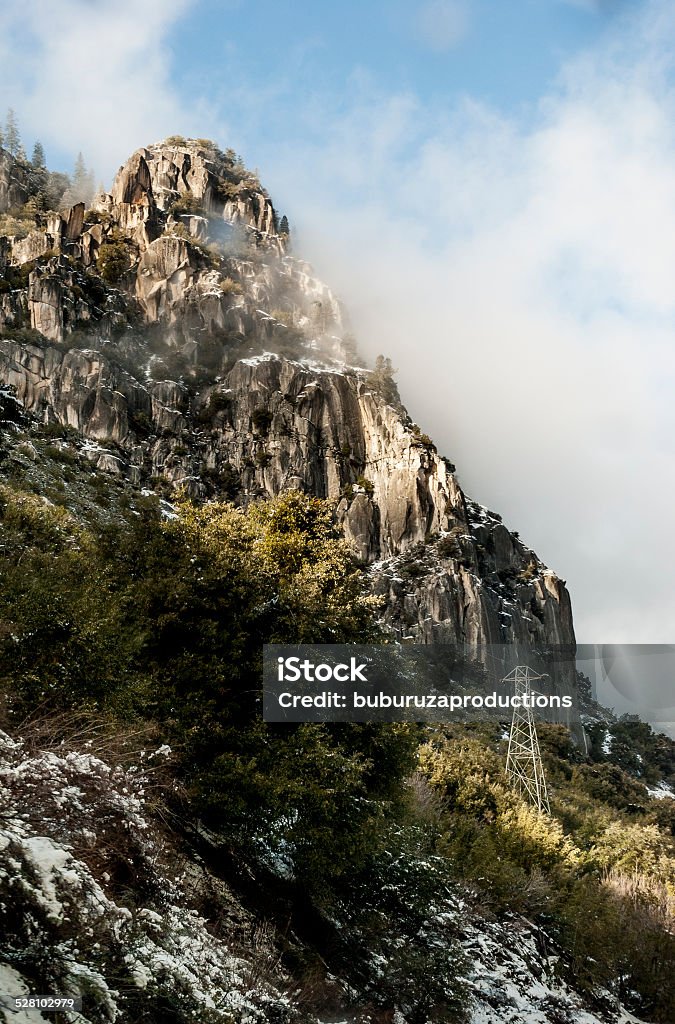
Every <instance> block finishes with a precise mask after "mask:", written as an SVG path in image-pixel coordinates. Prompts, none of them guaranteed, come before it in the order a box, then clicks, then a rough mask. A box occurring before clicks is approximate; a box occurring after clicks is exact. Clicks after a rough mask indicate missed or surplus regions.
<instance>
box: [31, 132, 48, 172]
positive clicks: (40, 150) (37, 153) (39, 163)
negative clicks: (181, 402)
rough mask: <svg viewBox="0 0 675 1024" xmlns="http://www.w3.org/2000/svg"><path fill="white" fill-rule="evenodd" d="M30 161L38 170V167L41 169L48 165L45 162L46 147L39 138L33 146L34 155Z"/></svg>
mask: <svg viewBox="0 0 675 1024" xmlns="http://www.w3.org/2000/svg"><path fill="white" fill-rule="evenodd" d="M30 162H31V163H32V165H33V167H35V168H36V170H38V169H39V170H41V169H42V168H43V167H46V166H47V164H46V162H45V151H44V147H43V145H42V143H41V142H40V140H39V139H38V140H37V141H36V143H35V145H34V146H33V155H32V157H31V161H30Z"/></svg>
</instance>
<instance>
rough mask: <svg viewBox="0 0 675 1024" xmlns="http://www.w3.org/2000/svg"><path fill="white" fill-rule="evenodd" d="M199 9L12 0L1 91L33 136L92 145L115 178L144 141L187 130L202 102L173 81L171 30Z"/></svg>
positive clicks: (5, 11) (160, 3)
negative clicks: (184, 94) (168, 43)
mask: <svg viewBox="0 0 675 1024" xmlns="http://www.w3.org/2000/svg"><path fill="white" fill-rule="evenodd" d="M190 6H191V0H100V2H96V3H92V2H90V0H59V2H58V3H53V0H33V2H32V3H31V5H30V9H28V8H27V7H26V5H25V3H23V2H21V0H5V2H4V3H3V5H2V9H1V11H0V38H1V39H2V40H3V42H2V43H1V44H0V46H1V47H2V51H1V52H0V91H1V92H2V94H3V95H4V96H6V97H8V98H9V100H8V102H10V103H11V105H13V106H14V107H15V108H16V110H17V112H18V114H19V118H20V123H21V127H22V130H23V133H24V135H25V136H26V137H31V136H32V137H36V136H39V137H40V138H41V139H42V141H43V143H44V144H45V145H46V146H47V149H48V151H49V150H52V151H53V150H56V151H57V152H59V153H69V154H70V153H72V154H75V153H77V152H78V150H80V149H81V150H83V151H84V153H85V155H86V157H87V160H88V161H89V163H90V164H92V165H93V166H95V168H96V170H97V173H98V174H99V176H105V177H106V178H107V179H108V178H109V177H110V175H111V174H112V173H113V172H114V171H115V170H116V169H117V166H118V165H119V164H120V163H121V162H122V160H124V159H126V157H127V156H128V155H129V153H131V152H132V151H133V150H134V149H136V148H137V147H138V146H139V145H142V144H143V143H144V142H152V141H154V140H155V139H156V138H158V137H162V136H163V135H166V134H170V133H172V132H180V131H181V130H187V128H186V126H187V125H189V124H190V123H194V119H195V110H194V104H193V102H192V99H191V98H187V97H182V96H180V94H179V93H178V90H177V89H176V87H175V85H174V82H173V81H172V71H171V66H170V54H169V52H168V49H167V46H166V36H167V33H168V31H169V30H170V29H171V28H172V27H173V26H174V24H175V23H176V22H177V20H178V19H179V18H180V17H181V16H182V15H183V14H184V13H185V12H186V11H187V10H188V9H189V7H190ZM196 116H197V118H199V111H197V115H196ZM190 118H192V122H191V120H190ZM195 130H196V129H195Z"/></svg>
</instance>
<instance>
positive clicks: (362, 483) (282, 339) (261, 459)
mask: <svg viewBox="0 0 675 1024" xmlns="http://www.w3.org/2000/svg"><path fill="white" fill-rule="evenodd" d="M8 187H9V186H8ZM6 191H7V190H6ZM7 194H9V193H7ZM38 220H39V224H38V225H36V229H35V230H34V231H32V232H30V233H29V234H28V236H27V237H24V238H9V239H3V240H0V272H1V273H2V274H3V277H4V281H5V287H4V290H2V291H1V292H0V329H3V328H4V329H5V330H8V329H11V330H12V331H13V332H14V335H15V336H14V337H8V338H5V339H2V338H0V384H5V385H8V386H9V387H11V388H12V389H13V391H12V393H13V394H16V397H17V399H18V401H19V402H20V403H21V405H22V407H23V409H24V410H26V412H28V413H30V414H31V415H33V416H34V417H35V418H36V419H37V420H38V421H40V422H42V423H51V422H56V423H59V424H62V425H64V426H69V427H72V428H74V429H75V430H76V431H78V432H79V433H80V434H81V435H82V436H83V437H84V438H86V439H88V442H89V443H90V448H89V449H88V450H87V454H88V455H89V456H90V457H91V458H92V459H94V460H95V461H96V463H97V465H98V466H99V468H101V469H105V470H108V471H111V472H115V473H123V474H125V475H126V476H127V477H128V479H129V480H130V481H131V482H132V483H133V484H135V485H147V484H148V483H151V484H152V485H153V486H159V485H161V487H162V488H163V489H164V490H165V491H166V492H167V493H168V492H169V491H171V490H175V489H176V488H179V487H180V488H182V489H184V490H185V491H187V493H189V494H191V495H193V496H194V497H196V498H205V497H210V496H220V497H228V498H233V499H235V500H236V501H238V502H242V503H246V502H249V501H253V500H256V499H259V498H264V497H271V496H275V495H277V494H279V493H281V492H283V491H286V490H289V489H300V490H303V491H305V492H307V493H311V494H315V495H318V496H320V497H324V498H328V499H330V500H331V501H333V502H334V503H335V507H336V512H337V518H338V521H339V523H340V525H341V527H342V530H343V532H344V535H345V537H346V538H347V540H348V542H349V543H350V545H351V546H352V548H353V550H354V552H355V554H356V555H357V557H358V558H359V559H360V560H361V561H362V563H363V564H364V565H370V566H371V569H370V580H371V586H372V588H373V591H374V592H375V593H376V594H378V595H379V596H380V597H381V598H382V602H383V605H382V616H383V620H384V621H385V622H386V624H387V625H388V627H389V628H390V629H391V630H392V632H393V633H394V634H396V635H397V636H398V637H400V638H401V639H404V638H407V639H413V640H419V641H423V642H427V641H431V640H440V641H444V642H454V641H457V640H460V639H461V640H464V641H469V642H471V643H474V644H478V643H494V642H499V641H502V640H507V639H508V640H521V641H523V642H524V641H526V640H529V641H531V640H532V639H535V640H541V639H542V638H546V639H548V640H549V642H560V643H568V642H570V641H571V640H572V639H573V628H572V619H571V612H570V606H569V597H568V595H567V591H566V589H565V587H564V584H563V583H562V581H560V580H559V579H558V578H557V577H556V576H555V574H553V573H551V572H550V571H549V570H547V569H546V568H545V567H544V566H543V565H542V564H541V563H540V562H539V560H538V559H537V557H536V555H534V553H533V552H531V551H529V549H527V548H526V547H525V546H524V545H523V544H522V543H521V542H520V541H519V540H518V538H517V537H516V536H515V535H514V534H512V533H510V531H509V530H507V529H506V527H505V526H504V525H503V524H502V523H501V521H500V520H499V517H497V516H495V515H493V514H492V513H489V512H487V510H484V509H481V508H480V506H477V505H475V504H473V503H471V502H467V500H466V499H465V496H464V494H463V493H462V491H461V488H460V487H459V484H458V482H457V479H456V476H455V473H454V467H453V466H452V464H451V463H450V462H448V460H447V459H445V458H443V457H442V456H441V455H439V453H438V452H437V450H436V448H435V446H434V445H433V443H432V441H431V440H430V439H429V438H428V437H426V435H424V434H422V433H421V432H420V431H419V429H418V428H416V426H415V425H414V424H413V423H412V422H411V420H410V418H409V417H408V416H407V415H406V413H405V410H403V409H402V407H400V406H398V405H392V404H388V402H387V401H385V400H384V398H383V395H382V393H381V392H380V391H378V389H377V387H375V386H374V385H373V383H372V380H373V379H374V378H372V379H371V378H370V377H369V375H368V374H366V373H364V372H363V371H357V370H355V369H350V368H349V367H348V366H346V365H345V364H344V362H343V361H338V360H343V359H344V358H345V356H346V355H347V353H348V348H349V337H348V334H347V332H346V324H345V319H344V316H343V311H342V308H341V306H340V304H339V302H338V301H337V300H336V299H335V297H334V296H333V295H332V293H331V292H330V290H329V289H328V288H327V287H326V286H325V285H324V284H323V283H322V282H320V281H318V280H317V279H316V278H315V277H314V275H313V273H312V271H311V268H310V267H309V266H308V265H307V264H306V263H303V262H302V261H301V260H299V259H297V258H296V257H294V256H291V255H289V254H287V253H286V252H285V251H284V250H285V244H286V237H287V236H286V233H285V231H284V232H281V233H280V232H279V231H278V230H277V216H276V213H275V211H274V208H273V206H272V203H271V201H270V200H269V197H268V196H267V195H266V193H265V192H264V191H263V190H262V188H261V186H260V185H259V183H258V182H257V179H256V178H255V177H254V176H253V175H252V174H250V173H248V172H246V171H245V169H244V168H242V167H241V165H240V164H239V163H238V162H237V159H236V157H235V156H234V154H233V153H230V152H227V153H222V152H221V151H220V150H218V149H217V148H216V147H215V146H213V145H211V144H207V143H204V142H193V141H187V142H185V141H184V140H175V139H172V140H167V142H165V143H162V144H159V145H157V146H151V147H148V148H145V149H141V150H138V151H137V152H136V153H134V154H133V156H132V157H131V158H130V159H129V160H128V161H127V163H126V164H125V165H124V166H123V167H122V168H121V169H120V171H119V173H118V175H117V177H116V179H115V182H114V184H113V186H112V189H111V191H110V193H108V194H104V195H100V196H98V197H97V199H96V200H95V202H94V204H93V210H91V211H85V209H84V207H83V205H82V204H80V205H78V206H75V207H73V208H72V209H71V210H70V211H68V212H66V213H49V214H42V215H39V217H38ZM284 227H285V225H284ZM148 326H151V327H152V328H153V330H152V332H151V333H148V331H147V330H146V328H147V327H148ZM28 327H30V328H31V329H32V331H33V334H32V335H30V336H27V335H26V336H24V337H23V338H21V337H18V336H16V334H17V328H28ZM36 332H37V333H36ZM24 334H25V332H24ZM265 349H268V350H269V351H271V352H281V353H285V354H284V355H271V354H269V352H268V354H264V350H265ZM256 353H259V354H256ZM389 399H391V395H389ZM101 445H108V446H114V451H113V450H112V448H111V449H110V450H108V449H106V450H103V448H101Z"/></svg>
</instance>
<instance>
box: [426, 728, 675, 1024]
mask: <svg viewBox="0 0 675 1024" xmlns="http://www.w3.org/2000/svg"><path fill="white" fill-rule="evenodd" d="M478 732H479V735H472V734H471V733H470V732H469V731H468V730H466V731H463V730H462V728H461V727H453V728H449V729H446V730H443V729H439V730H438V731H437V732H436V734H435V735H434V736H433V738H432V739H431V740H430V741H429V742H427V743H425V744H424V745H423V746H422V747H421V749H420V752H419V768H420V771H421V773H422V775H423V776H424V777H425V778H426V779H427V780H428V782H429V784H430V785H431V786H432V787H433V788H434V789H435V790H436V792H437V793H438V794H439V798H440V799H441V800H442V805H441V806H442V807H443V811H442V813H441V814H440V820H439V835H438V840H437V850H438V851H439V852H441V853H443V854H444V855H445V856H446V857H447V858H448V859H449V861H450V862H451V864H452V865H453V867H454V870H455V872H456V873H457V874H459V875H460V876H462V877H464V878H467V879H469V880H471V881H472V882H473V883H475V884H476V885H478V886H479V887H480V889H481V892H482V899H483V900H484V902H485V903H486V904H487V905H489V906H492V907H494V908H495V909H497V910H506V909H509V910H514V909H515V910H519V911H521V912H522V913H526V914H531V915H538V914H544V915H545V920H546V922H547V926H548V928H549V929H552V930H553V932H554V934H556V935H557V937H558V939H559V941H560V942H561V944H562V946H563V948H564V949H565V951H566V953H565V955H566V957H567V963H568V965H569V968H570V971H571V974H572V976H573V977H574V979H575V981H576V983H577V984H581V985H587V986H589V987H591V986H593V985H595V984H597V983H599V982H600V983H602V984H605V985H609V986H610V987H611V986H612V985H614V986H615V988H616V981H617V979H619V978H620V979H622V980H621V985H620V986H619V989H620V990H617V994H619V995H625V992H624V989H625V990H626V991H627V990H628V989H630V988H632V989H634V990H637V991H638V992H639V993H640V995H641V998H642V1003H641V1006H642V1007H643V1008H646V1012H649V1013H651V1014H652V1016H650V1017H649V1019H650V1020H652V1019H653V1020H656V1021H666V1020H669V1019H670V1017H669V1013H670V1009H671V1008H672V1000H673V998H674V996H675V991H674V989H673V971H672V965H673V962H674V961H673V958H674V957H675V942H674V938H673V932H674V925H675V898H674V897H675V860H674V858H673V852H674V851H673V841H672V836H670V835H668V834H666V832H665V831H664V830H663V829H662V828H660V827H659V826H658V825H657V824H656V823H655V822H649V821H645V820H644V818H642V819H640V820H635V819H630V818H628V817H627V816H626V815H625V814H623V813H622V812H621V811H620V810H618V809H617V806H616V805H617V803H620V802H621V799H622V797H621V793H622V791H624V790H625V789H626V787H628V789H629V790H630V789H631V788H633V789H635V788H637V787H636V786H635V784H634V783H633V784H631V783H630V780H626V778H625V776H624V775H623V773H621V772H619V773H618V776H617V777H615V776H614V775H613V773H612V772H610V771H604V772H602V773H600V774H601V776H602V780H603V788H602V792H603V794H604V796H605V798H606V801H607V802H602V801H601V800H600V799H599V798H598V796H591V795H590V794H589V792H588V791H587V788H586V789H584V787H583V786H579V780H580V779H585V778H587V777H588V774H589V772H591V766H586V765H583V764H580V765H576V766H574V767H573V768H572V767H571V765H570V764H569V761H568V760H567V758H568V757H569V756H570V755H571V754H572V755H573V753H574V752H573V748H572V747H571V744H570V742H569V738H567V739H566V738H565V735H564V730H562V728H561V727H560V726H548V727H547V726H544V727H542V729H541V734H542V749H543V750H544V752H545V754H544V756H545V758H546V766H547V772H548V775H549V780H550V781H551V782H552V783H553V787H552V788H553V801H552V805H553V812H554V813H553V815H552V816H548V815H543V814H540V813H539V812H538V811H537V810H535V809H534V808H533V807H531V806H530V805H529V804H527V803H525V802H524V801H523V800H521V798H520V797H519V796H518V795H517V794H516V793H515V792H514V791H513V790H512V789H511V788H510V787H509V786H508V784H507V780H506V778H505V776H504V754H503V750H501V749H499V745H498V744H497V743H496V742H495V741H494V739H493V738H492V737H491V736H490V734H489V730H487V729H484V730H483V734H482V735H481V734H480V730H478ZM611 779H614V782H615V787H614V789H613V790H608V789H607V786H608V785H609V783H608V780H611ZM668 965H670V967H669V966H668Z"/></svg>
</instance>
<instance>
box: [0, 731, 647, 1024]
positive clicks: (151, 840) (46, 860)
mask: <svg viewBox="0 0 675 1024" xmlns="http://www.w3.org/2000/svg"><path fill="white" fill-rule="evenodd" d="M94 742H95V741H90V742H84V744H82V741H81V740H80V744H79V748H78V747H73V746H72V745H69V744H59V746H57V747H56V748H55V749H43V748H41V747H40V746H39V745H36V743H35V741H34V740H33V742H32V743H31V744H30V745H28V744H25V743H22V742H19V741H16V740H13V739H11V738H10V737H9V736H7V735H6V734H5V733H2V732H0V804H1V806H2V808H3V814H2V817H1V818H0V935H1V936H2V939H1V940H0V993H3V994H6V995H16V996H20V995H27V994H30V993H33V994H47V993H51V994H59V995H64V996H82V998H83V1013H82V1016H78V1018H77V1019H78V1021H80V1022H82V1024H101V1022H108V1021H110V1022H115V1021H117V1022H119V1024H127V1022H129V1024H132V1022H134V1021H136V1020H139V1019H145V1018H144V1017H143V1011H144V1010H149V1009H151V1008H152V1010H153V1012H154V1013H155V1016H153V1017H152V1019H159V1018H158V1017H157V1016H156V1014H157V1011H158V1007H162V1006H165V1007H172V1008H173V1010H174V1012H177V1013H179V1015H180V1016H179V1019H181V1020H183V1019H194V1020H195V1021H201V1022H208V1024H221V1022H222V1024H233V1022H237V1024H262V1022H267V1021H273V1022H276V1024H285V1022H294V1021H298V1022H299V1021H305V1022H307V1021H312V1020H314V1021H316V1022H317V1024H319V1022H320V1021H321V1020H322V1019H323V1018H322V1017H321V1016H320V1015H319V1016H315V1015H313V1014H311V1013H310V1014H309V1015H308V1011H307V1009H306V1008H305V1007H303V1005H302V1003H301V1002H298V1001H297V993H298V991H299V989H298V985H297V981H296V982H294V981H293V979H292V978H291V977H289V976H288V974H286V973H285V971H284V969H283V968H282V967H280V966H279V956H278V954H277V953H276V952H275V945H276V941H277V936H276V935H275V933H274V928H273V926H272V925H271V923H270V922H266V923H263V924H260V923H258V925H257V926H256V922H255V920H254V919H252V918H251V916H250V915H249V914H248V913H247V911H245V910H244V908H243V907H242V906H241V905H240V904H239V903H238V902H237V901H236V900H235V899H234V897H233V896H232V894H231V893H229V891H228V889H227V887H226V885H225V884H224V883H223V882H221V881H219V880H218V879H214V878H213V876H211V877H210V878H208V876H207V872H206V870H205V868H204V867H203V865H200V864H199V863H198V862H197V861H195V860H194V859H193V860H188V859H187V858H186V855H185V852H184V850H183V849H182V848H181V847H180V846H179V845H178V843H177V841H176V839H175V837H173V836H172V834H171V833H167V832H166V830H165V829H164V828H163V827H162V825H161V824H160V823H159V822H158V821H157V820H156V819H155V818H154V817H153V815H152V812H151V810H150V807H149V800H148V796H147V795H146V790H149V789H150V788H151V787H152V785H155V784H156V778H155V776H154V775H153V769H154V766H156V765H157V764H160V765H161V763H162V761H163V759H164V758H165V757H167V756H168V757H170V756H171V753H170V751H169V749H168V748H167V747H161V748H159V749H158V750H156V751H154V752H149V753H148V755H147V756H144V757H140V759H139V761H138V763H137V764H129V763H128V760H127V763H126V765H125V766H123V767H122V766H119V765H116V764H115V761H114V758H110V757H108V758H104V757H103V756H101V754H102V753H103V751H102V750H100V749H99V750H98V753H96V754H95V753H92V746H93V743H94ZM110 753H113V751H111V752H110ZM413 866H414V865H413ZM420 869H421V870H425V865H424V864H420V865H418V866H417V870H420ZM207 882H208V884H209V885H210V886H211V889H210V895H209V897H208V900H207V902H208V911H209V912H210V914H211V916H212V921H211V924H209V922H208V921H207V920H205V918H204V917H202V916H201V915H200V913H199V912H198V911H197V910H196V909H195V908H194V905H193V904H194V899H195V896H196V894H198V893H199V892H200V887H201V889H202V890H203V889H204V886H205V884H206V883H207ZM441 889H442V893H443V895H442V896H441V897H440V898H438V899H436V900H434V901H433V903H432V905H431V906H429V907H428V914H427V919H426V920H425V921H424V922H423V924H422V926H421V927H420V928H418V931H417V932H416V933H415V935H413V936H412V937H411V936H408V937H407V938H404V937H403V936H399V935H397V934H389V935H388V936H387V943H386V944H387V948H388V949H389V951H390V954H391V955H392V956H394V955H395V954H396V951H397V950H398V949H399V948H402V947H404V946H405V943H406V942H408V941H409V940H411V941H412V942H413V945H414V946H415V948H417V947H424V948H425V949H428V950H431V951H433V950H443V949H444V948H445V947H448V948H456V949H457V951H458V954H459V955H460V956H461V957H462V958H463V959H462V963H463V965H464V966H463V967H462V972H463V977H462V978H461V984H462V990H463V992H464V993H465V994H464V996H463V997H462V998H463V1000H464V1004H465V1009H466V1011H467V1015H468V1020H469V1021H470V1024H629V1022H630V1021H633V1020H634V1018H632V1017H630V1016H629V1015H627V1014H626V1013H625V1012H623V1011H622V1010H621V1008H620V1007H619V1006H618V1005H617V1004H616V1002H614V1001H613V1000H612V999H611V998H610V997H609V996H608V995H607V994H606V993H601V992H599V993H596V998H595V1004H596V1006H600V1007H602V1010H601V1011H598V1010H595V1011H593V1012H591V1011H590V1010H589V1009H588V1008H587V1007H586V1006H585V1005H584V1004H583V1002H582V1000H581V999H580V997H579V996H578V995H577V994H576V993H575V992H574V991H572V990H571V989H570V987H569V986H568V985H566V984H565V983H564V982H563V981H561V980H560V977H559V973H560V972H559V970H558V958H557V955H556V949H555V947H554V946H553V944H552V943H550V940H549V939H548V938H547V936H546V935H544V934H543V933H542V932H541V931H537V930H535V929H533V927H532V925H530V924H529V922H528V921H526V920H525V919H523V918H519V917H518V916H517V915H511V916H510V917H508V916H507V918H506V919H505V920H503V921H497V920H495V919H494V918H491V917H489V916H488V917H484V916H482V915H481V914H480V912H479V908H477V907H476V904H475V899H474V898H473V897H471V896H470V894H467V893H463V892H462V890H461V889H460V888H459V887H451V888H449V887H448V885H447V884H446V885H444V886H442V887H441ZM214 892H217V893H218V896H217V897H214V896H213V893H214ZM389 893H390V898H393V895H394V893H393V890H392V888H391V886H390V887H389ZM408 896H409V894H407V893H406V892H405V891H404V892H402V893H401V898H402V899H406V898H407V897H408ZM202 903H204V899H203V898H202ZM214 917H216V918H218V917H219V918H220V919H221V920H225V921H226V922H227V926H226V927H224V928H223V927H221V928H219V929H217V930H216V929H214V927H213V918H214ZM244 936H247V938H244ZM347 937H348V936H347ZM46 951H48V955H46ZM385 966H386V965H385V964H383V963H382V962H381V959H380V954H378V955H373V956H372V959H371V962H370V963H369V964H363V965H362V966H361V967H360V968H359V972H360V974H361V975H362V976H363V972H364V971H370V972H371V975H372V977H371V980H370V981H367V980H366V981H365V985H366V990H367V989H368V988H369V986H372V989H373V991H377V986H378V984H379V982H378V979H379V977H380V974H381V973H382V969H383V967H385ZM331 982H332V984H333V990H334V994H335V999H336V1001H337V1004H336V1005H335V1006H334V1010H333V1012H332V1013H331V1018H330V1019H331V1020H340V1021H353V1022H359V1024H365V1022H366V1021H367V1020H368V1019H370V1018H369V1017H368V1015H367V1014H365V1015H364V1011H363V1007H362V1006H361V1007H360V1008H359V1007H358V1006H355V1005H354V997H355V993H354V991H353V989H352V988H351V986H350V983H349V982H348V981H347V979H345V978H341V977H340V976H335V975H332V976H331ZM441 994H442V993H441ZM394 1002H396V997H395V994H394ZM371 1009H372V1008H371ZM47 1019H48V1018H46V1017H42V1016H41V1015H40V1014H38V1013H33V1014H32V1015H31V1017H30V1020H29V1018H28V1017H26V1018H25V1024H35V1022H37V1021H41V1020H45V1021H46V1020H47ZM167 1019H168V1018H167ZM172 1019H173V1018H172ZM394 1019H395V1020H397V1021H398V1024H407V1020H406V1016H405V1013H404V1012H403V1011H402V1010H401V1009H400V1008H399V1009H397V1010H396V1011H395V1018H394ZM0 1020H4V1021H5V1022H6V1024H10V1022H12V1024H16V1022H17V1021H18V1022H19V1024H21V1021H22V1018H21V1017H18V1016H13V1015H8V1013H7V1012H5V1013H4V1014H3V1011H2V1010H0Z"/></svg>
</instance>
